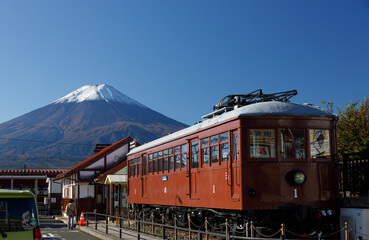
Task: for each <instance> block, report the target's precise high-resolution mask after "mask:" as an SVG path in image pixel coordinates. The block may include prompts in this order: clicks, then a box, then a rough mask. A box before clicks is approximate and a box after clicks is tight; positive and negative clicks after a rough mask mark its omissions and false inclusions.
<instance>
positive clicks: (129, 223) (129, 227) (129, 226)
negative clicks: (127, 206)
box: [127, 210, 131, 229]
mask: <svg viewBox="0 0 369 240" xmlns="http://www.w3.org/2000/svg"><path fill="white" fill-rule="evenodd" d="M129 217H130V216H129V210H128V212H127V222H128V229H131V221H130V218H129Z"/></svg>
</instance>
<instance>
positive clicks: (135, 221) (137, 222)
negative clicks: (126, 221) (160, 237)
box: [135, 211, 138, 231]
mask: <svg viewBox="0 0 369 240" xmlns="http://www.w3.org/2000/svg"><path fill="white" fill-rule="evenodd" d="M135 223H136V231H138V222H137V212H136V211H135Z"/></svg>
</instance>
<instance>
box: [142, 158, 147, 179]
mask: <svg viewBox="0 0 369 240" xmlns="http://www.w3.org/2000/svg"><path fill="white" fill-rule="evenodd" d="M146 167H147V155H144V156H143V158H142V175H143V176H144V175H146V174H147V170H146Z"/></svg>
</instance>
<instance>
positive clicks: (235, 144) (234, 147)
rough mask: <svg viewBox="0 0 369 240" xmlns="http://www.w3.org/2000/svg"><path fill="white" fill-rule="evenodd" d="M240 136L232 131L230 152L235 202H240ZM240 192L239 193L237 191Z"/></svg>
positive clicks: (232, 192) (231, 178)
mask: <svg viewBox="0 0 369 240" xmlns="http://www.w3.org/2000/svg"><path fill="white" fill-rule="evenodd" d="M239 156H240V154H239V135H238V131H231V152H230V163H231V164H230V165H231V167H230V170H231V177H230V180H231V196H232V200H233V201H239V200H240V194H239V189H240V185H241V184H240V177H241V176H240V174H241V171H240V169H241V166H240V162H239ZM237 190H238V191H237Z"/></svg>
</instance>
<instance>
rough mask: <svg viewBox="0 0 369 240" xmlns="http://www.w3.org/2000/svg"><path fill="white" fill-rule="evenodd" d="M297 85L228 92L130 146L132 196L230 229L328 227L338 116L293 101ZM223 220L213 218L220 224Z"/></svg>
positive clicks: (146, 206) (136, 202) (143, 206)
mask: <svg viewBox="0 0 369 240" xmlns="http://www.w3.org/2000/svg"><path fill="white" fill-rule="evenodd" d="M296 94H297V92H296V91H295V90H293V91H287V92H281V93H275V94H263V92H262V91H261V90H257V91H254V92H252V93H249V94H246V95H230V96H227V97H225V98H223V99H222V100H221V101H220V102H219V104H218V105H216V106H215V107H214V110H215V111H214V112H212V113H210V114H208V115H206V116H204V117H203V121H201V122H198V123H195V124H194V125H193V126H190V127H188V128H185V129H183V130H180V131H178V132H175V133H172V134H169V135H167V136H165V137H162V138H159V139H157V140H154V141H152V142H149V143H146V144H144V145H141V146H139V147H136V148H134V149H133V150H132V151H131V152H130V153H129V154H128V157H127V158H128V163H129V165H128V169H129V180H128V182H129V185H128V191H129V192H128V202H129V203H131V204H132V206H133V207H134V208H135V209H136V210H137V211H138V212H139V213H140V214H141V215H143V214H144V215H145V216H146V218H147V219H148V218H149V217H150V213H151V212H153V211H154V212H156V213H164V214H166V215H165V216H166V218H173V217H174V214H176V217H177V219H178V220H179V221H183V222H185V221H186V220H187V218H186V217H185V216H186V215H187V214H188V213H189V214H190V215H191V218H192V219H195V220H197V221H199V222H201V221H203V220H204V217H208V219H209V221H210V222H211V224H212V225H213V226H219V225H220V224H221V223H224V220H225V219H226V218H227V219H229V222H230V224H231V225H232V226H233V229H235V228H237V227H239V226H243V224H245V222H248V221H254V222H255V224H259V226H264V227H265V228H264V229H266V231H267V230H273V229H278V228H280V226H281V223H284V224H286V228H288V229H295V230H296V231H298V232H299V233H300V234H302V233H305V234H309V233H311V232H313V231H323V234H324V233H327V232H326V231H329V230H332V228H333V227H334V220H333V219H336V218H335V217H334V216H332V215H333V214H334V213H335V208H336V206H337V203H336V201H337V194H338V192H337V177H336V173H337V161H338V160H337V147H336V121H337V118H336V116H335V115H333V114H331V113H329V112H328V111H325V110H323V109H321V108H319V107H316V106H312V105H309V104H296V103H291V102H290V101H289V99H290V98H291V97H292V96H294V95H296ZM217 224H219V225H217Z"/></svg>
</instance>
